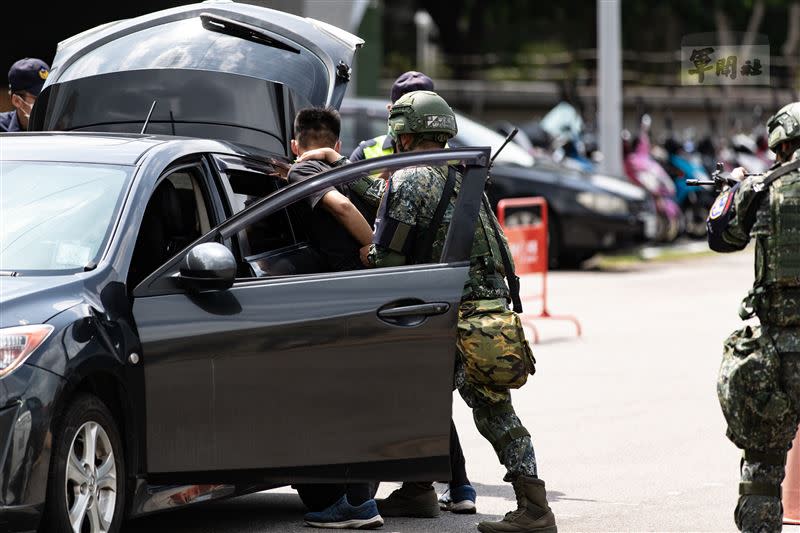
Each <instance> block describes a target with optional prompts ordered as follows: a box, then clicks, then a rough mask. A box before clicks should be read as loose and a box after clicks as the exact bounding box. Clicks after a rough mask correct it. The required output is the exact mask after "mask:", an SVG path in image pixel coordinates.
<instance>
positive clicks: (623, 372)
mask: <svg viewBox="0 0 800 533" xmlns="http://www.w3.org/2000/svg"><path fill="white" fill-rule="evenodd" d="M751 261H752V259H751V255H750V254H749V253H747V252H744V253H739V254H733V255H727V256H713V257H698V258H692V259H689V260H684V261H679V262H666V263H649V264H643V265H641V266H636V267H632V268H631V269H630V270H629V271H627V272H598V271H576V272H556V273H553V274H551V276H550V311H551V312H553V313H570V314H574V315H576V316H577V317H578V318H579V319H580V321H581V323H582V326H583V336H582V338H580V339H577V338H575V335H574V330H573V328H572V326H571V325H570V324H569V323H547V322H537V324H539V330H540V334H541V337H542V342H541V343H540V344H538V345H536V346H534V351H535V354H536V358H537V361H538V364H537V373H536V375H535V376H533V377H532V378H531V380H530V381H529V383H528V385H526V386H525V388H523V389H521V390H519V391H515V392H514V404H515V406H516V408H517V412H518V413H519V414H520V416H521V418H522V420H523V422H524V423H525V425H526V426H527V427H528V429H529V430H530V432H531V434H532V435H533V438H534V443H535V446H536V452H537V457H538V461H539V469H540V476H541V477H542V478H543V479H544V480H546V482H547V487H548V490H549V497H550V501H551V505H552V507H553V509H554V511H555V513H556V515H557V519H558V525H559V530H560V531H562V532H563V531H735V527H734V524H733V508H734V505H735V502H736V498H737V483H738V480H737V467H738V463H739V452H738V451H737V450H736V448H735V447H734V446H733V445H732V444H731V443H730V442H729V441H728V440H727V439H726V437H725V425H724V419H723V417H722V414H721V412H720V409H719V405H718V403H717V399H716V389H715V383H716V374H717V370H718V366H719V360H720V351H721V345H722V341H723V339H725V337H726V336H727V335H728V334H729V333H730V331H732V330H733V329H735V328H736V327H738V326H739V324H740V320H739V318H738V316H737V308H738V305H739V301H740V299H741V297H742V296H743V295H744V294H745V293H746V292H747V289H748V288H749V286H750V284H751V281H752V279H751V275H752V274H751V272H752V262H751ZM535 282H536V278H535V277H526V278H524V280H523V289H524V292H528V293H530V292H534V291H535V287H536V283H535ZM531 310H533V306H531ZM454 400H455V401H454V416H455V420H456V424H457V426H458V428H459V431H460V434H461V439H462V444H463V446H464V449H465V455H466V458H467V468H468V472H469V475H470V478H471V480H472V482H473V485H475V487H476V488H477V490H478V509H479V511H480V512H481V513H482V514H480V515H477V516H475V515H473V516H454V515H449V514H445V515H443V517H442V518H439V519H432V520H419V519H417V520H415V519H390V520H387V524H386V526H385V527H384V528H383V530H384V531H391V532H394V531H397V532H423V531H442V532H451V531H452V532H455V531H471V530H474V524H475V523H476V522H477V521H479V520H484V519H495V518H497V517H499V516H501V515H502V514H503V513H505V512H506V511H508V510H509V509H511V508H512V506H513V505H514V498H513V492H512V490H511V487H510V486H508V485H506V484H504V483H502V481H501V480H502V476H503V469H502V467H501V466H500V465H499V463H498V462H497V460H496V458H495V456H494V453H493V451H492V449H491V447H490V446H489V444H488V443H487V442H486V441H485V440H484V439H483V438H482V437H481V436H480V435H479V434H478V432H477V431H476V430H475V428H474V424H473V422H472V416H471V413H470V412H469V410H468V409H467V408H466V407H465V405H464V403H463V402H462V401H461V399H460V398H459V397H458V396H455V398H454ZM395 486H396V485H394V484H384V485H382V486H381V491H380V493H379V494H380V495H385V494H387V493H388V492H389V491H390V490H391V489H392V488H394V487H395ZM302 513H303V507H302V504H301V503H300V501H299V499H298V498H297V496H296V495H294V493H293V492H292V491H291V490H288V489H279V490H277V491H271V492H265V493H259V494H255V495H251V496H247V497H243V498H238V499H235V500H231V501H228V502H221V503H216V504H209V505H205V506H199V507H196V508H194V509H186V510H183V511H177V512H173V513H167V514H164V515H161V516H155V517H151V518H148V519H143V520H139V521H134V522H131V523H130V524H129V526H128V527H127V528H126V531H128V532H142V533H144V532H148V533H149V532H153V531H171V532H184V531H186V532H188V531H192V532H211V531H215V532H216V531H226V532H251V531H252V532H255V531H259V532H260V531H275V532H277V531H309V529H308V528H304V527H303V525H302ZM792 529H794V528H792Z"/></svg>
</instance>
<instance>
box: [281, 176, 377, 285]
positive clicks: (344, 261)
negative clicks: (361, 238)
mask: <svg viewBox="0 0 800 533" xmlns="http://www.w3.org/2000/svg"><path fill="white" fill-rule="evenodd" d="M331 168H333V167H331V165H329V164H328V163H327V162H325V161H314V160H310V161H302V162H300V163H295V164H294V165H292V168H291V169H290V170H289V176H288V179H289V183H298V182H301V181H305V180H307V179H309V178H313V177H314V176H316V175H317V174H319V173H320V172H325V171H326V170H330V169H331ZM331 191H339V192H340V193H342V194H343V195H345V196H347V190H346V189H344V188H339V187H335V188H334V187H328V188H327V189H323V190H321V191H319V192H318V193H316V194H312V195H311V196H309V197H307V198H306V202H307V203H308V206H309V207H310V208H311V231H310V233H311V244H312V245H313V246H314V247H315V248H316V249H317V250H318V251H319V252H320V254H322V257H323V258H324V259H325V262H326V263H327V265H328V268H329V269H330V270H332V271H342V270H356V269H359V268H362V265H361V260H360V259H359V256H358V251H359V249H360V248H361V246H359V243H358V241H357V240H355V239H354V238H353V236H352V235H350V233H349V232H348V231H347V229H346V228H345V227H344V226H342V225H341V224H340V223H339V222H338V221H337V220H336V219H335V218H334V217H333V215H331V214H330V213H328V211H326V210H325V208H324V207H323V206H322V204H320V201H321V200H322V197H323V196H325V195H326V194H328V193H329V192H331Z"/></svg>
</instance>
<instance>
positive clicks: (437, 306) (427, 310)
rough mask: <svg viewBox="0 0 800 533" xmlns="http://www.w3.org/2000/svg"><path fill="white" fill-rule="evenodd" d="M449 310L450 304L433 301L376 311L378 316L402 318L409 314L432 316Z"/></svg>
mask: <svg viewBox="0 0 800 533" xmlns="http://www.w3.org/2000/svg"><path fill="white" fill-rule="evenodd" d="M449 310H450V304H448V303H446V302H433V303H424V304H416V305H402V306H399V307H389V308H387V309H381V310H380V311H378V316H379V317H380V318H383V319H393V318H402V317H409V316H432V315H443V314H445V313H446V312H448V311H449Z"/></svg>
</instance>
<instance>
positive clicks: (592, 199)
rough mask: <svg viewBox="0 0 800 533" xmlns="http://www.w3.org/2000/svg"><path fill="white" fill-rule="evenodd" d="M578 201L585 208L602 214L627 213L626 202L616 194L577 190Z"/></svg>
mask: <svg viewBox="0 0 800 533" xmlns="http://www.w3.org/2000/svg"><path fill="white" fill-rule="evenodd" d="M577 200H578V203H579V204H581V205H582V206H583V207H585V208H586V209H591V210H592V211H597V212H598V213H603V214H604V215H627V214H628V213H629V212H630V211H629V209H628V202H626V201H625V200H623V199H622V198H620V197H618V196H613V195H611V194H604V193H596V192H585V191H584V192H579V193H578V197H577Z"/></svg>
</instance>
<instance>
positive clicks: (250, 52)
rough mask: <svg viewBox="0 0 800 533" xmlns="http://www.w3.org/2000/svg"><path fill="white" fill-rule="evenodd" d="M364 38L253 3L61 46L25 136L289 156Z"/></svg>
mask: <svg viewBox="0 0 800 533" xmlns="http://www.w3.org/2000/svg"><path fill="white" fill-rule="evenodd" d="M361 44H363V41H362V40H361V39H359V38H357V37H355V36H353V35H351V34H349V33H347V32H344V31H343V30H340V29H338V28H334V27H332V26H329V25H327V24H324V23H322V22H319V21H315V20H313V19H306V18H301V17H296V16H294V15H289V14H287V13H282V12H279V11H274V10H271V9H266V8H262V7H258V6H252V5H246V4H237V3H233V2H210V3H209V2H206V3H203V4H193V5H189V6H182V7H178V8H174V9H169V10H165V11H160V12H157V13H152V14H149V15H145V16H143V17H139V18H136V19H130V20H125V21H120V22H117V23H113V24H107V25H105V26H101V27H98V28H95V29H93V30H89V31H88V32H84V33H83V34H80V35H77V36H75V37H72V38H70V39H68V40H67V41H64V42H62V43H61V44H60V45H59V49H58V52H57V54H56V58H55V60H54V63H53V68H52V70H51V73H50V77H49V78H48V81H47V83H46V85H45V90H44V91H43V93H42V95H41V96H40V99H39V102H38V105H37V106H36V108H35V110H34V114H33V116H32V127H31V129H37V130H55V129H57V130H91V131H125V132H139V131H141V129H142V127H143V125H144V122H145V118H146V117H147V115H148V112H149V110H150V107H151V105H152V102H153V101H155V102H156V106H155V108H154V109H153V114H152V116H151V117H150V122H149V124H148V127H147V132H148V133H162V134H168V135H170V134H172V135H187V136H194V137H211V138H216V139H221V140H228V141H232V142H236V143H240V144H246V145H251V146H257V147H259V148H265V149H268V150H270V151H273V152H282V153H285V154H286V155H288V141H289V138H290V137H291V122H292V119H293V116H294V113H295V111H296V110H297V109H299V108H301V107H306V106H312V105H313V106H332V107H338V106H339V104H340V103H341V100H342V97H343V96H344V91H345V89H346V86H347V83H348V81H349V78H350V65H351V63H352V60H353V56H354V54H355V51H356V49H357V48H358V47H360V46H361Z"/></svg>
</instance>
